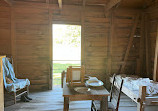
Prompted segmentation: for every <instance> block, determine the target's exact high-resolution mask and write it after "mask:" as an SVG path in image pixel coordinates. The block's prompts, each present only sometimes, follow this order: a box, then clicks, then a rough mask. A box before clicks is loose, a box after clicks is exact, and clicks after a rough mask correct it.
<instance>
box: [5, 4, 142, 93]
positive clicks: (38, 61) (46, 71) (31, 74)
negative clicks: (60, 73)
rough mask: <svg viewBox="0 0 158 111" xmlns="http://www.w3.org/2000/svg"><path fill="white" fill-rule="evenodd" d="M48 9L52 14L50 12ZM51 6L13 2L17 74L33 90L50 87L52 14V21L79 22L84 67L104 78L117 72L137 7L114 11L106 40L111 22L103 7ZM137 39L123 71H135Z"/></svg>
mask: <svg viewBox="0 0 158 111" xmlns="http://www.w3.org/2000/svg"><path fill="white" fill-rule="evenodd" d="M50 10H52V15H49V11H50ZM50 10H49V9H48V5H47V4H46V3H42V4H41V3H27V2H15V3H14V4H13V6H12V13H11V21H12V23H11V25H12V30H11V32H12V34H11V37H12V48H13V49H12V55H13V57H14V61H15V62H14V66H15V70H16V72H17V73H16V75H17V77H18V78H28V79H30V81H31V89H34V90H44V89H45V90H46V89H48V88H49V83H50V81H49V80H50V79H49V78H50V70H51V68H50V66H51V65H50V47H51V45H50V35H49V34H50V33H49V27H50V24H49V23H50V22H49V19H50V17H51V16H52V21H53V23H63V24H82V27H83V29H84V30H82V31H83V34H82V35H83V36H82V38H83V39H84V44H82V45H84V47H83V49H82V50H84V51H83V55H82V56H84V57H83V58H84V59H83V60H84V61H82V63H84V64H83V65H85V67H86V73H90V74H91V75H92V76H97V77H98V78H99V79H101V80H103V81H104V82H105V81H106V82H108V79H109V75H110V74H113V73H120V68H121V66H122V64H123V58H124V55H125V52H126V50H127V49H126V48H127V45H128V42H129V37H130V33H131V29H132V27H133V24H134V18H135V16H136V15H137V11H133V10H132V11H128V10H126V9H123V10H126V11H125V12H122V11H121V10H122V9H120V11H119V10H118V12H116V11H114V34H113V35H114V36H113V37H112V39H113V41H112V42H109V39H110V38H109V37H110V34H111V32H110V23H111V22H110V15H108V16H107V17H106V16H105V13H104V7H102V6H86V7H85V12H84V13H82V12H81V10H82V6H77V5H74V6H72V5H63V8H62V10H60V9H59V8H58V7H57V5H50ZM83 14H84V15H85V16H84V17H83ZM138 28H139V25H138ZM3 29H4V28H3ZM5 34H6V33H5ZM137 35H139V34H137ZM139 40H140V37H134V40H133V45H132V47H131V49H130V56H129V57H128V60H127V65H126V66H125V71H123V73H126V74H135V72H136V61H137V59H138V58H139V55H138V53H139V43H140V41H139ZM109 46H110V47H111V48H110V50H109ZM111 51H112V56H111V58H112V59H111V63H112V64H111V73H110V74H109V73H107V70H108V69H107V66H108V60H109V59H108V56H107V55H108V54H109V53H111ZM108 83H109V82H108Z"/></svg>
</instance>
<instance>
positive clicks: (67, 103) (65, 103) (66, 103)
mask: <svg viewBox="0 0 158 111" xmlns="http://www.w3.org/2000/svg"><path fill="white" fill-rule="evenodd" d="M64 111H69V97H64Z"/></svg>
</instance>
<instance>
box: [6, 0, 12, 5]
mask: <svg viewBox="0 0 158 111" xmlns="http://www.w3.org/2000/svg"><path fill="white" fill-rule="evenodd" d="M4 1H5V2H6V3H7V4H9V5H10V6H11V5H12V0H4Z"/></svg>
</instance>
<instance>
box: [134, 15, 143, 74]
mask: <svg viewBox="0 0 158 111" xmlns="http://www.w3.org/2000/svg"><path fill="white" fill-rule="evenodd" d="M144 17H145V13H142V15H141V37H140V45H139V58H138V59H137V68H136V74H138V75H139V76H143V75H141V74H142V73H143V66H144V62H143V60H144V38H145V37H144V36H145V34H144V31H145V30H144V27H145V20H144V19H145V18H144Z"/></svg>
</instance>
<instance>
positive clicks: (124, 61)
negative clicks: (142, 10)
mask: <svg viewBox="0 0 158 111" xmlns="http://www.w3.org/2000/svg"><path fill="white" fill-rule="evenodd" d="M138 21H139V15H137V16H136V18H135V22H134V26H133V28H132V31H131V34H130V38H129V43H128V46H127V49H126V52H125V56H124V59H123V65H122V67H121V70H120V73H123V71H124V69H125V66H126V63H127V59H128V56H129V52H130V49H131V47H132V43H133V39H134V34H135V31H136V28H137V24H138Z"/></svg>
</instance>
